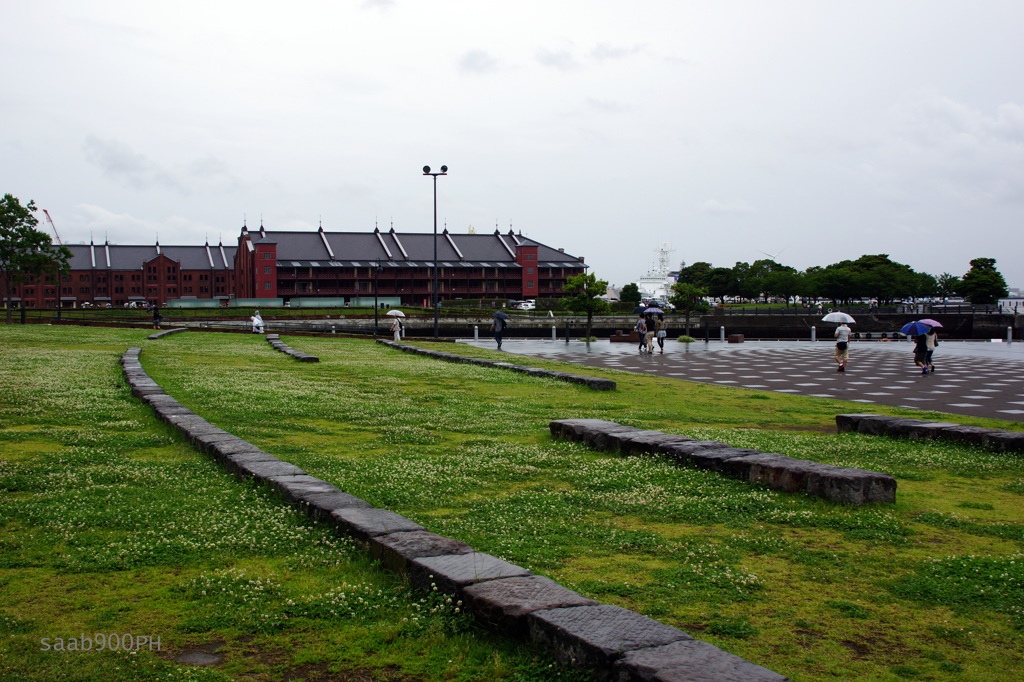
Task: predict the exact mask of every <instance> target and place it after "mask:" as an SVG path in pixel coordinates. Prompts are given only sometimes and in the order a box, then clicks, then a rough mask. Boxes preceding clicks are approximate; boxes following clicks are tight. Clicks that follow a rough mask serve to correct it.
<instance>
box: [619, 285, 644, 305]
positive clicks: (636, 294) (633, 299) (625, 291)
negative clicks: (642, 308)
mask: <svg viewBox="0 0 1024 682" xmlns="http://www.w3.org/2000/svg"><path fill="white" fill-rule="evenodd" d="M641 298H642V297H641V296H640V287H638V286H637V284H636V282H632V283H630V284H624V285H623V286H622V289H621V290H620V291H619V301H621V302H622V303H639V302H640V300H641Z"/></svg>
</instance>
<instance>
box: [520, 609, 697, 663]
mask: <svg viewBox="0 0 1024 682" xmlns="http://www.w3.org/2000/svg"><path fill="white" fill-rule="evenodd" d="M527 623H528V627H529V632H530V639H531V640H532V641H533V642H535V643H536V644H539V645H540V646H542V647H544V648H545V649H547V650H548V651H549V652H551V654H552V655H553V656H554V657H555V658H556V659H557V660H558V661H560V662H561V663H563V664H565V665H572V666H575V667H578V668H598V669H601V670H607V669H608V668H610V667H611V665H612V664H613V663H614V662H615V661H616V660H618V659H619V658H621V657H622V656H623V655H624V654H625V653H626V652H628V651H633V650H634V649H640V648H643V647H654V646H662V645H665V644H671V643H672V642H678V641H682V640H690V639H693V638H692V637H691V636H690V635H688V634H686V633H685V632H683V631H682V630H679V629H677V628H674V627H672V626H670V625H665V624H664V623H659V622H658V621H656V620H652V619H650V618H648V617H647V616H641V615H640V614H639V613H634V612H633V611H630V610H628V609H624V608H622V607H620V606H610V605H607V604H601V605H598V606H573V607H570V608H563V609H547V610H544V611H533V612H531V613H530V614H528V615H527Z"/></svg>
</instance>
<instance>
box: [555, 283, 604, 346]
mask: <svg viewBox="0 0 1024 682" xmlns="http://www.w3.org/2000/svg"><path fill="white" fill-rule="evenodd" d="M562 291H564V292H565V293H567V294H569V296H568V297H566V298H563V299H562V306H563V307H564V308H565V309H566V310H570V311H572V312H574V313H576V314H578V315H579V314H583V313H586V315H587V335H586V336H587V338H588V339H589V338H590V330H591V329H592V328H593V321H594V315H595V314H598V315H601V314H604V313H607V312H608V309H609V305H608V301H603V300H601V298H600V297H601V296H603V295H604V293H605V292H606V291H608V282H606V281H604V280H601V279H598V278H597V275H594V274H582V275H574V276H572V277H569V278H568V279H566V280H565V287H564V288H563V289H562Z"/></svg>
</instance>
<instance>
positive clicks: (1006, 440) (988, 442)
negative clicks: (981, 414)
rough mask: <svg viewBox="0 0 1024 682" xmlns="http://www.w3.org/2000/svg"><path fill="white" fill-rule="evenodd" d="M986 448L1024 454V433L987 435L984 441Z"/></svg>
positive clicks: (1006, 432) (1005, 432) (1012, 432)
mask: <svg viewBox="0 0 1024 682" xmlns="http://www.w3.org/2000/svg"><path fill="white" fill-rule="evenodd" d="M982 442H983V443H984V445H985V447H987V448H992V449H993V450H998V451H999V452H1024V432H1021V431H999V432H997V433H989V434H986V435H985V437H984V438H983V439H982Z"/></svg>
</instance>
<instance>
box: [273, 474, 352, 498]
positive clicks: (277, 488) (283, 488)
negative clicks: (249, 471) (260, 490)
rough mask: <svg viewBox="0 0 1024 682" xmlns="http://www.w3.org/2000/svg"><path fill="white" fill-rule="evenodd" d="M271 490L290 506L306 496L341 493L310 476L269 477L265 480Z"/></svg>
mask: <svg viewBox="0 0 1024 682" xmlns="http://www.w3.org/2000/svg"><path fill="white" fill-rule="evenodd" d="M267 483H268V484H269V485H270V487H271V489H272V490H274V492H276V493H277V494H279V495H280V496H281V497H283V498H284V499H285V500H287V501H288V502H291V503H292V504H297V503H298V502H299V501H300V500H301V499H302V497H303V495H307V494H316V493H334V492H339V493H340V492H341V491H340V490H338V489H337V488H336V487H335V486H333V485H331V484H330V483H328V482H327V481H324V480H321V479H319V478H316V477H315V476H310V475H309V474H305V475H301V476H271V477H270V478H268V479H267Z"/></svg>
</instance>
